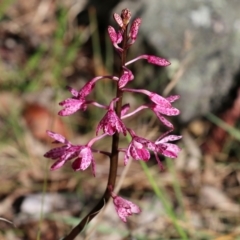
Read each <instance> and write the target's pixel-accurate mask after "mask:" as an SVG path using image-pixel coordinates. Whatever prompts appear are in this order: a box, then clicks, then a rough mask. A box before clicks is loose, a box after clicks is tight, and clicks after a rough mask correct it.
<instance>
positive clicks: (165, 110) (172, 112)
mask: <svg viewBox="0 0 240 240" xmlns="http://www.w3.org/2000/svg"><path fill="white" fill-rule="evenodd" d="M153 110H154V111H156V112H159V113H161V114H164V115H167V116H176V115H179V114H180V111H179V110H178V109H177V108H174V107H170V108H168V107H162V106H159V105H155V106H154V107H153Z"/></svg>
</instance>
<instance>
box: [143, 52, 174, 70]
mask: <svg viewBox="0 0 240 240" xmlns="http://www.w3.org/2000/svg"><path fill="white" fill-rule="evenodd" d="M147 61H148V62H149V63H152V64H155V65H158V66H161V67H166V66H168V65H170V64H171V63H170V62H169V61H168V60H167V59H165V58H160V57H157V56H152V55H148V57H147Z"/></svg>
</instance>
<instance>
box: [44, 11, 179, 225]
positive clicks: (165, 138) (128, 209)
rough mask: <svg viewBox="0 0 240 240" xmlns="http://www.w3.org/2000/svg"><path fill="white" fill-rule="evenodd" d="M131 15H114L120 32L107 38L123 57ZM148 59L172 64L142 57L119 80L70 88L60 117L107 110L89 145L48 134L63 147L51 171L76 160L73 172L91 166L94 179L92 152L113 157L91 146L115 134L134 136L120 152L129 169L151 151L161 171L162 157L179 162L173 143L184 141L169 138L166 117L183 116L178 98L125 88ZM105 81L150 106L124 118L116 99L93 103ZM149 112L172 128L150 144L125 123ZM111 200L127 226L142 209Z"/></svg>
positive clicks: (53, 154)
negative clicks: (145, 99)
mask: <svg viewBox="0 0 240 240" xmlns="http://www.w3.org/2000/svg"><path fill="white" fill-rule="evenodd" d="M130 17H131V16H130V15H129V11H125V12H124V11H123V12H122V15H121V16H120V15H118V14H116V13H115V14H114V19H115V21H116V23H117V24H118V26H119V30H117V31H116V30H115V28H113V27H112V26H109V27H108V34H109V37H110V39H111V42H112V44H113V47H114V48H115V49H116V51H117V52H118V54H119V55H120V54H121V53H122V52H123V50H124V49H123V48H122V41H123V37H124V36H123V33H124V31H125V30H126V26H127V25H128V23H129V21H130ZM140 25H141V19H140V18H137V19H135V20H134V21H133V23H132V24H131V27H130V30H129V32H128V36H127V48H129V47H130V46H131V45H132V44H133V43H134V42H135V41H136V39H137V35H138V30H139V27H140ZM141 59H145V60H147V62H148V63H150V64H155V65H158V66H160V67H166V66H168V65H169V64H170V63H169V62H168V61H167V60H166V59H164V58H160V57H157V56H153V55H141V56H138V57H136V58H135V59H132V60H130V61H128V62H126V63H125V64H124V66H122V75H121V76H120V77H117V76H98V77H95V78H93V79H92V80H90V81H89V82H87V83H86V84H85V85H84V86H83V87H82V89H80V90H79V91H78V90H75V89H73V88H71V87H68V90H69V91H70V93H71V94H72V97H70V98H67V99H66V100H64V101H62V102H60V103H59V105H61V106H62V107H63V109H62V110H61V111H59V113H58V114H59V115H60V116H69V115H71V114H73V113H75V112H77V111H78V110H82V111H85V110H86V109H87V107H88V106H90V105H93V106H95V107H99V108H103V109H105V110H106V114H105V115H104V117H103V118H102V119H101V120H100V121H99V124H98V126H97V128H96V137H94V138H93V139H91V140H90V141H89V142H88V143H87V144H86V145H73V144H72V143H71V142H70V141H68V140H67V139H65V137H63V136H61V135H60V134H57V133H53V132H51V131H47V134H48V135H49V136H50V137H51V138H53V139H54V142H55V143H57V144H61V146H60V147H56V148H53V149H51V150H50V151H48V152H47V153H46V154H45V155H44V156H45V157H46V158H51V159H53V160H54V161H55V162H54V164H53V165H52V166H51V170H56V169H59V168H60V167H62V166H63V165H64V164H65V163H66V162H68V161H70V160H73V162H72V168H73V170H74V171H84V170H86V169H87V168H88V167H89V166H90V165H91V169H92V173H93V175H94V176H95V168H96V161H95V159H94V156H93V152H97V153H102V154H106V155H108V156H110V155H111V153H108V152H103V151H100V150H95V149H93V148H92V145H93V144H94V143H95V142H96V141H98V140H100V139H101V138H103V137H107V136H112V135H114V134H115V133H116V132H117V133H121V134H123V135H124V136H126V135H127V133H129V134H130V136H131V142H130V143H129V145H128V146H127V147H126V148H121V149H120V148H119V151H122V152H124V153H125V157H124V164H125V165H126V164H127V163H128V161H129V159H130V158H133V159H135V160H143V161H145V162H147V161H149V160H150V151H151V152H152V153H153V154H154V155H155V158H156V161H157V163H158V165H159V167H160V168H161V169H162V168H163V166H162V163H161V161H160V159H159V155H163V156H166V157H170V158H176V157H177V156H178V153H179V151H180V148H179V147H178V146H177V145H176V144H174V143H170V142H172V141H176V140H178V139H180V138H181V136H177V135H169V133H170V132H171V131H172V130H173V128H174V127H173V125H172V123H171V122H169V120H167V119H166V118H165V116H176V115H178V114H179V113H180V112H179V110H178V109H177V108H175V107H173V106H172V103H173V102H174V101H176V100H177V99H178V98H179V96H178V95H174V96H170V97H167V98H164V97H162V96H160V95H159V94H158V93H155V92H150V91H148V90H146V89H131V88H126V85H127V84H128V83H129V82H130V81H133V80H134V75H133V73H132V72H131V71H130V69H128V68H127V66H128V65H130V64H132V63H134V62H135V61H138V60H141ZM102 79H110V80H113V81H114V82H116V84H117V88H118V89H119V90H120V91H122V92H123V93H124V92H130V93H133V94H135V93H139V94H144V95H146V96H147V97H148V98H149V103H146V104H144V105H141V106H139V107H138V108H137V109H135V110H134V111H132V112H130V113H128V111H129V109H130V105H129V104H125V105H123V106H122V108H121V114H117V113H116V110H115V104H116V103H117V102H118V101H119V98H118V97H116V98H114V99H112V101H111V102H110V103H109V105H107V106H106V105H102V104H100V103H98V102H95V101H94V100H92V99H89V95H90V93H91V92H92V91H93V90H94V87H95V84H96V83H97V81H99V80H102ZM143 109H149V110H150V111H152V112H153V113H154V114H155V115H156V116H157V118H158V119H159V120H160V121H161V122H162V123H163V124H164V125H165V126H166V127H168V128H169V130H168V131H167V132H166V133H165V134H163V135H162V136H160V137H159V138H158V139H156V140H155V141H151V140H148V139H146V138H144V137H141V136H138V135H137V134H136V133H135V132H134V131H133V130H132V129H130V128H128V127H127V126H126V125H125V123H124V121H123V120H124V119H126V118H127V117H130V116H132V115H134V114H136V113H137V112H139V111H141V110H143ZM101 131H102V134H101V135H100V136H98V134H99V133H100V132H101ZM111 197H112V198H113V202H114V205H115V208H116V211H117V213H118V215H119V217H120V218H121V220H122V221H124V222H126V217H128V216H130V215H131V214H132V213H139V212H140V209H139V207H138V206H136V205H135V204H133V203H131V202H130V201H127V200H124V199H123V198H121V197H119V196H116V195H115V194H114V193H113V192H112V193H111Z"/></svg>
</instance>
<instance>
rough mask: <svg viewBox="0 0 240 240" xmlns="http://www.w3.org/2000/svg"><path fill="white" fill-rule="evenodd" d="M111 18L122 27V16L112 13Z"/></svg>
mask: <svg viewBox="0 0 240 240" xmlns="http://www.w3.org/2000/svg"><path fill="white" fill-rule="evenodd" d="M113 18H114V19H115V21H116V23H117V24H118V26H119V27H120V28H122V27H123V21H122V18H121V17H120V15H118V14H117V13H114V14H113Z"/></svg>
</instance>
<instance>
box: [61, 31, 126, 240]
mask: <svg viewBox="0 0 240 240" xmlns="http://www.w3.org/2000/svg"><path fill="white" fill-rule="evenodd" d="M122 48H123V52H122V53H121V69H120V75H119V76H121V75H122V74H123V69H122V66H124V64H125V63H126V55H127V27H126V29H125V31H124V33H123V44H122ZM116 97H117V98H119V100H118V101H117V103H116V114H117V115H118V117H120V115H121V108H122V97H123V91H122V90H121V89H119V88H118V87H117V92H116ZM118 145H119V133H117V132H116V133H115V134H114V135H113V137H112V150H111V156H110V168H109V175H108V183H107V186H106V190H105V192H104V194H103V196H102V197H101V199H100V200H99V202H98V203H97V205H96V206H95V207H94V208H93V209H92V210H91V211H90V212H89V213H88V214H87V215H86V216H85V217H84V218H83V219H82V220H81V221H80V222H79V224H78V225H77V226H75V227H74V228H73V229H72V230H71V232H70V233H69V234H68V235H67V236H66V237H65V238H63V239H62V240H73V239H74V238H75V237H76V236H77V235H78V234H79V233H80V232H82V230H83V229H84V227H85V226H86V225H87V224H88V223H89V222H90V221H91V220H92V219H93V218H94V217H95V216H96V215H97V214H98V213H99V212H100V210H101V209H102V208H103V207H104V205H105V204H106V203H107V202H108V200H109V199H110V197H111V191H110V189H111V190H113V189H114V186H115V182H116V177H117V168H118Z"/></svg>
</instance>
